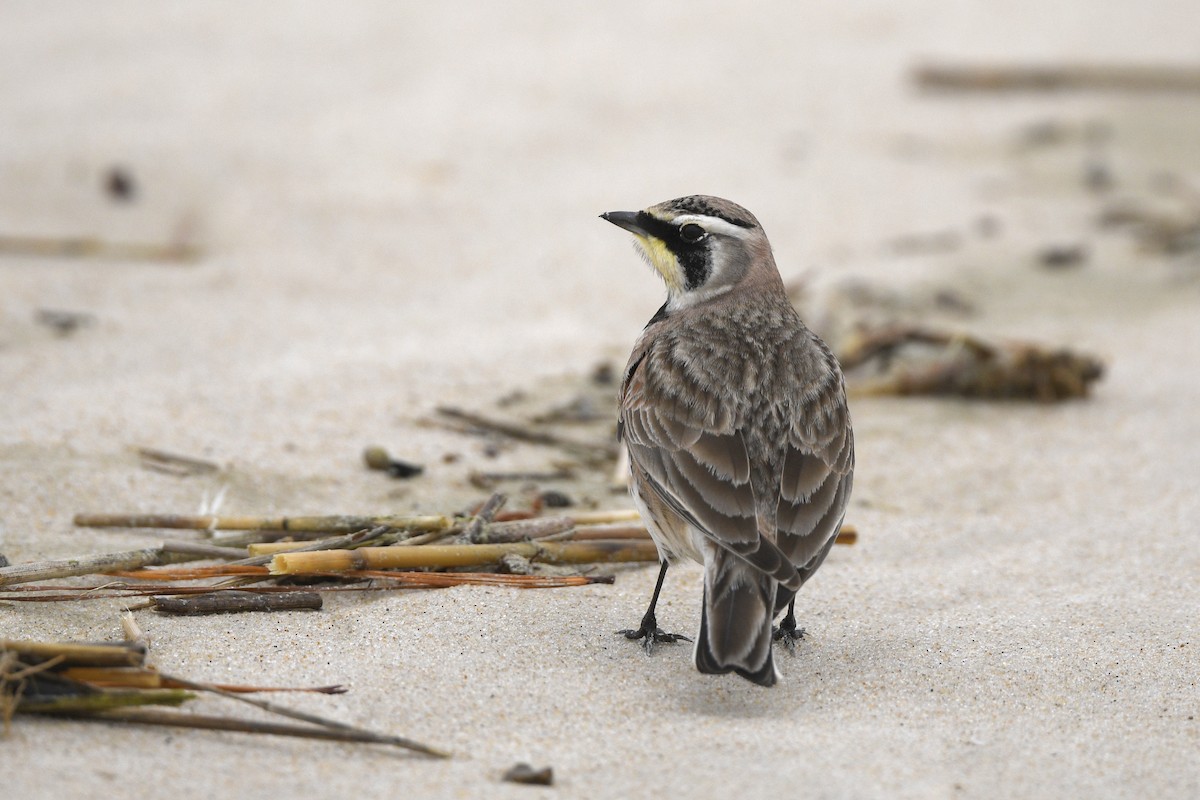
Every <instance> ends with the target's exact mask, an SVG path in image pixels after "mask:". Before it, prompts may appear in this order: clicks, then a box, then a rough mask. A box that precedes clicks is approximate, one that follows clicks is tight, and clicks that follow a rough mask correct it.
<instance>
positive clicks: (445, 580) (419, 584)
mask: <svg viewBox="0 0 1200 800" xmlns="http://www.w3.org/2000/svg"><path fill="white" fill-rule="evenodd" d="M204 569H205V573H204V574H203V575H201V576H195V575H189V574H180V575H177V576H176V579H177V580H194V579H197V578H201V577H202V578H213V577H223V576H222V575H221V574H220V573H217V574H214V573H213V572H212V570H221V569H224V568H222V567H205V568H204ZM254 569H256V570H258V571H259V572H258V574H261V575H264V576H265V575H266V574H267V568H266V567H255V568H254ZM181 572H184V571H181ZM233 574H235V575H236V574H241V573H233ZM311 574H312V575H314V576H323V575H328V577H331V578H350V579H360V578H361V579H374V578H386V579H387V581H388V583H387V584H386V585H379V584H373V585H370V586H367V585H356V586H346V585H335V586H311V587H301V586H275V585H266V586H255V587H253V588H252V589H249V590H248V591H251V592H254V593H256V594H257V593H266V594H288V593H292V592H302V591H316V592H320V593H321V594H325V593H326V592H386V591H394V590H397V589H441V588H445V587H448V586H511V587H516V588H519V589H552V588H559V587H564V586H586V585H588V584H592V583H612V578H611V577H609V576H607V575H501V574H497V573H494V572H388V571H384V570H349V571H338V572H331V573H322V572H316V573H311ZM151 577H153V576H151ZM22 588H24V589H37V590H38V593H37V594H36V595H33V596H22V595H18V594H15V592H16V590H13V591H14V593H10V594H6V595H5V596H4V597H3V598H2V599H4V600H9V601H17V600H25V601H31V602H39V603H48V602H67V601H80V600H106V599H111V598H114V597H146V596H150V595H204V594H212V593H215V592H227V591H240V590H235V589H225V588H221V587H214V586H178V585H175V584H170V583H158V584H151V585H149V586H139V587H137V588H133V587H128V586H121V585H118V586H117V587H116V588H107V587H96V586H54V587H22ZM51 591H55V592H61V594H50V593H49V592H51ZM42 592H45V593H44V594H43V593H42ZM152 606H153V603H152V602H148V603H146V604H145V605H138V606H132V608H151V607H152Z"/></svg>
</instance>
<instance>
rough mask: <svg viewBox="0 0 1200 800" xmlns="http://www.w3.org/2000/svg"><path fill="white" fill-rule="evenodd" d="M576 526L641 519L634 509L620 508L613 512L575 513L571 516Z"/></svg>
mask: <svg viewBox="0 0 1200 800" xmlns="http://www.w3.org/2000/svg"><path fill="white" fill-rule="evenodd" d="M570 516H571V519H573V520H574V521H575V524H576V525H602V524H604V523H606V522H637V521H638V520H640V519H641V518H642V516H641V514H639V513H638V512H637V511H636V510H635V509H632V508H629V509H625V508H621V509H616V510H614V511H576V512H575V513H574V514H571V515H570Z"/></svg>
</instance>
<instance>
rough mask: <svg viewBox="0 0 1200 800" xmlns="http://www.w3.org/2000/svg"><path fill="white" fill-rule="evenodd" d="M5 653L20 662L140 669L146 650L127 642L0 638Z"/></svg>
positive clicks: (0, 650) (0, 645)
mask: <svg viewBox="0 0 1200 800" xmlns="http://www.w3.org/2000/svg"><path fill="white" fill-rule="evenodd" d="M5 651H9V652H12V653H15V654H16V655H17V656H18V657H20V658H22V659H23V660H29V659H33V660H36V661H48V660H50V659H52V658H61V659H62V661H61V663H64V664H80V665H87V666H107V667H140V666H142V665H143V664H145V662H146V648H145V647H142V646H138V645H136V644H133V643H131V642H118V643H114V644H77V643H74V642H30V641H22V640H18V639H0V653H3V652H5Z"/></svg>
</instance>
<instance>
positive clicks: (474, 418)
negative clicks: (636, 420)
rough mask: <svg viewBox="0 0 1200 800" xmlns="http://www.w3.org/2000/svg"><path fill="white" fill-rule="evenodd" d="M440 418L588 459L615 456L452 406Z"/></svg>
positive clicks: (444, 408) (442, 409)
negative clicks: (558, 449) (548, 446)
mask: <svg viewBox="0 0 1200 800" xmlns="http://www.w3.org/2000/svg"><path fill="white" fill-rule="evenodd" d="M437 413H438V414H439V415H440V416H443V417H446V418H447V419H452V420H454V421H456V422H460V423H465V424H467V425H469V426H471V427H474V428H482V429H483V430H486V431H490V432H492V433H498V434H500V435H502V436H507V437H508V438H510V439H516V440H518V441H521V442H529V443H531V444H543V445H550V446H551V447H559V448H562V449H563V450H567V451H569V452H572V453H574V454H576V455H580V456H584V457H586V458H591V459H595V458H611V457H612V456H613V450H612V448H610V447H608V446H606V445H597V444H589V443H587V442H577V441H574V440H572V439H565V438H563V437H562V436H558V435H557V434H553V433H550V432H549V431H536V430H531V429H530V428H527V427H525V426H523V425H521V424H519V423H516V422H504V421H501V420H497V419H491V418H489V417H485V416H483V415H481V414H476V413H474V412H471V411H464V410H462V409H461V408H452V407H450V406H440V407H438V409H437Z"/></svg>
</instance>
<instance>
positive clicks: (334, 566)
mask: <svg viewBox="0 0 1200 800" xmlns="http://www.w3.org/2000/svg"><path fill="white" fill-rule="evenodd" d="M509 553H515V554H517V555H522V556H525V557H526V558H537V559H540V560H543V561H549V562H552V563H559V564H567V563H574V564H579V563H593V562H613V561H657V560H658V551H657V550H656V549H655V547H654V545H653V544H652V543H650V542H602V541H596V542H567V543H558V542H553V543H549V544H536V543H533V542H514V543H511V544H463V545H427V546H425V547H362V548H359V549H358V550H325V551H322V552H319V553H282V554H280V555H277V556H275V557H274V558H273V559H271V574H272V575H293V574H300V573H306V572H339V571H342V570H354V569H389V568H402V569H412V568H414V567H469V566H479V565H482V564H493V563H495V562H496V561H498V560H499V559H500V558H501V557H502V556H505V555H508V554H509Z"/></svg>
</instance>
